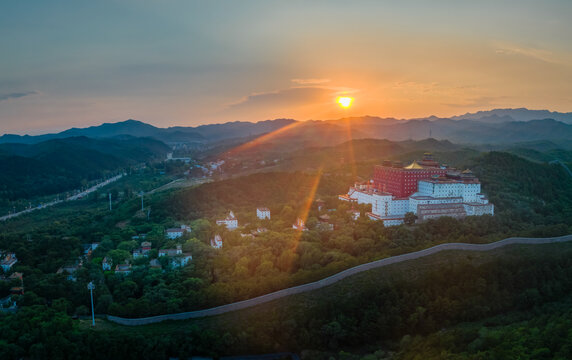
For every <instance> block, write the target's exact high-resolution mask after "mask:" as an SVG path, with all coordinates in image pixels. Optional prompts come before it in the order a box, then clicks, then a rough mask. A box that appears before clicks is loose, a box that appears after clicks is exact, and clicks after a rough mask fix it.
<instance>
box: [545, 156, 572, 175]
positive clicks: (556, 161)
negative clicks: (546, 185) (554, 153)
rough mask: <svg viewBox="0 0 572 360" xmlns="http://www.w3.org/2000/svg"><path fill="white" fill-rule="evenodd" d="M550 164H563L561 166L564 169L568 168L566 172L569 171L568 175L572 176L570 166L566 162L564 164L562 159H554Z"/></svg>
mask: <svg viewBox="0 0 572 360" xmlns="http://www.w3.org/2000/svg"><path fill="white" fill-rule="evenodd" d="M550 164H559V165H561V166H562V167H563V168H564V170H566V172H567V173H568V175H570V176H572V170H570V168H569V167H568V166H567V165H566V164H564V163H563V162H562V161H560V160H552V161H551V162H550Z"/></svg>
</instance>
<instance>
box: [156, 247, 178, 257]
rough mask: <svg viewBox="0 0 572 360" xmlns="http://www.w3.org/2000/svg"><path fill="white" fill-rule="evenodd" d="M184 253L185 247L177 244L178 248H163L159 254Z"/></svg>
mask: <svg viewBox="0 0 572 360" xmlns="http://www.w3.org/2000/svg"><path fill="white" fill-rule="evenodd" d="M182 253H183V249H182V247H181V245H177V248H176V249H161V250H159V256H175V255H181V254H182Z"/></svg>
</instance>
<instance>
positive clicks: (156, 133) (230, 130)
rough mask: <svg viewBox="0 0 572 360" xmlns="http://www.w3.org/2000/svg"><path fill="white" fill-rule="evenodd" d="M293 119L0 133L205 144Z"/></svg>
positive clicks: (129, 123)
mask: <svg viewBox="0 0 572 360" xmlns="http://www.w3.org/2000/svg"><path fill="white" fill-rule="evenodd" d="M292 122H295V120H291V119H276V120H266V121H260V122H257V123H250V122H239V121H237V122H229V123H225V124H209V125H201V126H197V127H183V126H175V127H169V128H158V127H155V126H153V125H150V124H146V123H144V122H141V121H138V120H133V119H129V120H126V121H121V122H117V123H104V124H101V125H98V126H90V127H87V128H71V129H68V130H65V131H62V132H59V133H55V134H44V135H36V136H30V135H14V134H5V135H2V136H0V144H1V143H21V144H37V143H40V142H43V141H47V140H53V139H63V138H69V137H74V136H86V137H89V138H95V139H103V138H114V137H121V136H133V137H151V138H154V139H157V140H160V141H162V142H164V143H166V144H175V143H205V142H208V141H217V140H223V139H226V138H236V137H245V136H251V135H259V134H262V133H266V132H270V131H274V130H277V129H279V128H281V127H283V126H286V125H288V124H290V123H292Z"/></svg>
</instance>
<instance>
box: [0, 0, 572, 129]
mask: <svg viewBox="0 0 572 360" xmlns="http://www.w3.org/2000/svg"><path fill="white" fill-rule="evenodd" d="M571 19H572V1H570V0H561V1H522V0H519V1H499V0H496V1H464V2H462V1H458V0H454V1H453V0H451V1H435V0H433V1H407V0H405V1H379V0H377V1H373V0H372V1H365V0H363V1H359V0H351V1H350V0H344V1H336V0H328V1H326V0H324V1H308V0H304V1H302V0H298V1H296V0H287V1H286V0H284V1H272V0H264V1H247V0H244V1H243V0H241V1H238V0H229V1H215V0H204V1H191V0H180V1H175V0H153V1H151V0H149V1H144V0H97V1H87V0H70V1H59V0H50V1H44V0H37V1H34V0H27V1H2V2H1V3H0V69H1V71H0V134H2V133H34V134H35V133H42V132H48V131H56V130H61V129H65V128H68V127H72V126H75V127H85V126H90V125H98V124H101V123H103V122H115V121H122V120H126V119H128V118H134V119H138V120H142V121H145V122H148V123H151V124H154V125H156V126H161V127H166V126H172V125H188V126H194V125H198V124H203V123H210V122H226V121H235V120H243V121H259V120H265V119H272V118H279V117H290V118H296V119H299V120H305V119H330V118H339V117H342V116H348V115H351V116H354V115H366V114H369V115H377V116H382V117H386V116H393V117H398V118H409V117H422V116H428V115H432V114H434V115H437V116H450V115H454V114H461V113H465V112H468V111H476V110H485V109H492V108H496V107H528V108H533V109H549V110H553V111H572V21H571ZM339 94H351V95H350V96H353V97H354V98H355V102H354V106H352V107H351V108H350V109H348V110H343V109H341V108H339V107H338V106H337V105H336V103H335V99H336V96H338V95H339Z"/></svg>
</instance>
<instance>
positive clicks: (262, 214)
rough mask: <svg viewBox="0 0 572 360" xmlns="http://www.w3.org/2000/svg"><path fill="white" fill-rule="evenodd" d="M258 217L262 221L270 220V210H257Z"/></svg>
mask: <svg viewBox="0 0 572 360" xmlns="http://www.w3.org/2000/svg"><path fill="white" fill-rule="evenodd" d="M256 216H257V217H258V218H259V219H260V220H264V219H268V220H270V209H268V208H265V207H261V208H257V209H256Z"/></svg>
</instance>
